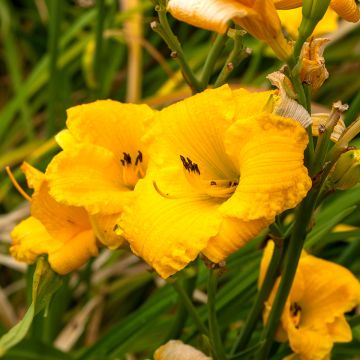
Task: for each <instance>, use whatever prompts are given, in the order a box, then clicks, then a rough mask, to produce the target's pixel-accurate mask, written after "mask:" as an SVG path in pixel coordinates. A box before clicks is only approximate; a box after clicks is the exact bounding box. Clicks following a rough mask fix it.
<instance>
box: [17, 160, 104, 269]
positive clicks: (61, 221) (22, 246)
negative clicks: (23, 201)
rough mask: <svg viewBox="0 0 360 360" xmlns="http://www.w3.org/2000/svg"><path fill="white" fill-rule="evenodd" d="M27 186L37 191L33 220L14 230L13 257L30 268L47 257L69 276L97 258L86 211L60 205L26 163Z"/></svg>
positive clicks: (39, 175) (43, 175) (53, 265)
mask: <svg viewBox="0 0 360 360" xmlns="http://www.w3.org/2000/svg"><path fill="white" fill-rule="evenodd" d="M22 170H23V171H24V173H25V175H26V178H27V181H28V185H29V187H30V188H32V189H34V193H33V195H32V197H31V216H30V217H28V218H27V219H25V220H23V221H22V222H21V223H20V224H18V225H17V226H15V228H14V229H13V231H12V232H11V237H12V240H13V243H12V246H11V247H10V253H11V255H12V256H13V257H14V258H16V259H17V260H19V261H22V262H25V263H28V264H31V263H33V262H34V261H36V258H37V257H38V256H39V255H42V254H47V255H48V261H49V263H50V266H51V267H52V269H53V270H54V271H56V272H57V273H59V274H67V273H68V272H70V271H73V270H76V269H78V268H79V267H81V266H82V265H84V264H85V263H86V262H87V260H88V259H89V258H90V257H91V256H96V255H97V254H98V247H97V244H96V238H95V234H94V231H93V230H92V227H91V224H90V220H89V217H88V215H87V213H86V211H85V209H84V208H81V207H75V206H67V205H63V204H60V203H59V202H57V201H56V200H55V199H53V198H52V196H51V195H50V194H49V186H48V183H47V181H46V179H45V174H43V173H42V172H40V171H39V170H37V169H35V168H33V167H32V166H30V165H29V164H27V163H24V164H23V165H22Z"/></svg>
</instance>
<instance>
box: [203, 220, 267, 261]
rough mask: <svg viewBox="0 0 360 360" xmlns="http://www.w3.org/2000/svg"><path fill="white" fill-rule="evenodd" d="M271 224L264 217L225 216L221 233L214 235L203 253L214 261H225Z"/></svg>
mask: <svg viewBox="0 0 360 360" xmlns="http://www.w3.org/2000/svg"><path fill="white" fill-rule="evenodd" d="M268 225H269V221H266V220H264V219H260V220H251V221H242V220H239V219H236V218H227V217H225V218H224V219H223V221H222V223H221V226H220V230H219V234H217V235H216V236H214V237H212V238H211V239H210V240H209V242H208V244H207V246H206V248H205V249H204V250H203V251H202V253H203V254H204V255H205V256H206V257H207V258H208V259H210V260H211V261H213V262H214V263H219V262H220V261H223V260H224V259H225V258H226V257H227V256H228V255H230V254H232V253H233V252H235V251H236V250H238V249H240V248H241V247H243V246H244V245H245V244H246V243H247V242H248V241H250V240H252V239H253V238H254V237H255V236H256V235H258V234H259V233H260V232H261V231H262V230H263V229H265V228H266V227H267V226H268Z"/></svg>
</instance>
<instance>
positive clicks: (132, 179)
mask: <svg viewBox="0 0 360 360" xmlns="http://www.w3.org/2000/svg"><path fill="white" fill-rule="evenodd" d="M67 113H68V118H67V122H66V125H67V129H66V130H63V131H62V132H61V133H59V134H58V135H57V138H56V139H57V141H58V143H59V145H60V146H61V147H62V148H63V151H61V152H60V153H59V154H58V155H56V156H55V157H54V158H53V159H52V161H51V162H50V164H49V166H48V169H47V172H46V178H47V181H48V182H49V186H50V194H51V195H52V196H53V197H54V198H55V199H56V200H57V201H58V202H60V203H63V204H66V205H72V206H81V207H84V208H85V209H86V210H87V211H88V213H89V214H90V219H91V223H92V225H93V227H94V230H95V232H96V235H97V236H98V238H99V240H100V241H101V242H102V243H103V244H104V245H106V246H108V247H110V248H116V247H118V246H120V245H122V244H123V242H124V239H123V238H121V237H119V236H117V235H116V234H115V232H114V231H113V230H114V226H115V225H116V223H117V219H118V217H119V215H120V214H121V212H122V210H123V207H124V205H125V204H127V203H128V202H130V201H131V199H132V196H133V189H134V187H135V185H136V183H137V181H138V179H140V178H142V177H143V176H144V175H145V173H146V168H147V163H148V154H147V149H146V147H145V146H144V145H143V144H142V143H141V141H140V139H141V137H142V136H143V135H144V133H145V129H146V128H147V127H148V126H149V123H150V122H151V119H152V117H153V114H154V111H153V110H152V109H151V108H150V107H148V106H147V105H135V104H123V103H120V102H117V101H112V100H99V101H95V102H93V103H90V104H85V105H79V106H75V107H73V108H70V109H69V110H68V112H67Z"/></svg>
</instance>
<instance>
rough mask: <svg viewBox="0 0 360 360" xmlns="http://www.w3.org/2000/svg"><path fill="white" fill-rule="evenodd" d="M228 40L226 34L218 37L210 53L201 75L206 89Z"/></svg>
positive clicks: (202, 84)
mask: <svg viewBox="0 0 360 360" xmlns="http://www.w3.org/2000/svg"><path fill="white" fill-rule="evenodd" d="M226 40H227V35H226V32H225V34H219V35H217V37H216V39H215V41H214V44H213V46H212V47H211V49H210V52H209V54H208V56H207V58H206V60H205V64H204V67H203V71H202V75H201V80H200V83H201V86H202V87H203V88H204V89H206V88H207V86H208V85H209V81H210V77H211V75H212V73H213V71H214V67H215V64H216V61H217V60H218V58H219V56H220V54H221V52H222V51H223V50H224V46H225V43H226Z"/></svg>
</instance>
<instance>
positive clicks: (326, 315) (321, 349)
mask: <svg viewBox="0 0 360 360" xmlns="http://www.w3.org/2000/svg"><path fill="white" fill-rule="evenodd" d="M273 247H274V243H273V242H272V241H270V242H269V244H268V246H267V247H266V249H265V252H264V256H263V259H262V262H261V267H260V284H261V282H262V281H263V279H264V276H265V272H266V269H267V267H268V265H269V261H270V257H271V253H272V251H273ZM278 285H279V279H278V281H277V283H276V285H275V289H274V290H273V292H272V294H271V295H270V297H269V299H268V301H267V302H266V304H265V312H264V319H265V321H266V319H267V317H268V315H269V312H270V310H271V306H272V303H273V301H274V297H275V294H276V291H277V287H278ZM358 304H360V283H359V281H358V280H357V279H356V278H355V276H354V275H353V274H352V273H351V272H350V271H349V270H347V269H346V268H344V267H342V266H340V265H337V264H335V263H332V262H330V261H326V260H322V259H319V258H316V257H314V256H311V255H308V254H306V253H305V252H303V253H302V255H301V258H300V261H299V266H298V269H297V272H296V276H295V279H294V283H293V286H292V288H291V291H290V294H289V297H288V299H287V302H286V305H285V308H284V312H283V314H282V317H281V324H280V326H279V328H278V331H277V334H276V340H277V341H280V342H285V341H289V345H290V347H291V349H292V350H293V352H294V353H295V355H293V356H291V357H289V359H299V360H325V359H328V358H329V355H330V352H331V349H332V347H333V344H334V342H349V341H351V338H352V334H351V328H350V326H349V324H348V323H347V322H346V319H345V316H344V313H346V312H348V311H350V310H352V309H353V308H354V307H355V306H357V305H358Z"/></svg>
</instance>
